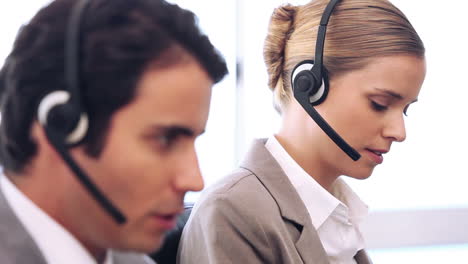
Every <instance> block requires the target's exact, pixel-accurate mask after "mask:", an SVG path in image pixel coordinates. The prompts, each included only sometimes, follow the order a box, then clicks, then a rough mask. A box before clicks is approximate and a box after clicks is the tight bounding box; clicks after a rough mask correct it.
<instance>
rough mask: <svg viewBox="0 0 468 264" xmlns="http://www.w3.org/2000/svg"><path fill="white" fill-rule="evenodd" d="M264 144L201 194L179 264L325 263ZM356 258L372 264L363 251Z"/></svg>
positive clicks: (313, 234)
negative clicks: (237, 167) (238, 166)
mask: <svg viewBox="0 0 468 264" xmlns="http://www.w3.org/2000/svg"><path fill="white" fill-rule="evenodd" d="M265 142H266V140H264V139H263V140H256V141H255V142H254V144H253V146H252V147H251V149H250V151H249V152H248V153H247V155H246V157H245V159H244V161H243V162H242V163H241V166H240V168H239V169H237V170H236V171H234V172H233V173H232V174H230V175H229V176H228V177H227V178H225V179H224V180H222V181H220V182H219V183H217V184H216V185H215V186H213V187H211V188H209V189H207V190H206V191H205V192H204V193H203V195H202V197H201V198H200V200H199V201H198V202H197V203H196V205H195V207H194V208H193V211H192V214H191V217H190V219H189V220H188V222H187V224H186V226H185V228H184V231H183V234H182V237H181V241H180V244H179V250H178V256H177V261H178V263H181V264H187V263H196V264H199V263H204V264H208V263H223V264H228V263H241V264H247V263H248V264H251V263H278V264H296V263H306V264H329V261H328V258H327V255H326V252H325V250H324V248H323V246H322V244H321V242H320V239H319V237H318V234H317V231H316V230H315V228H314V226H313V225H312V221H311V219H310V216H309V213H308V212H307V209H306V207H305V205H304V203H303V202H302V200H301V199H300V197H299V195H298V194H297V192H296V190H295V189H294V187H293V186H292V184H291V183H290V181H289V179H288V177H287V176H286V175H285V173H284V172H283V171H282V169H281V168H280V166H279V164H278V163H277V162H276V161H275V159H274V158H273V157H272V156H271V155H270V153H269V151H268V150H267V149H266V148H265ZM355 259H356V261H357V262H358V263H359V264H370V263H371V261H370V259H369V258H368V257H367V254H366V252H365V251H364V250H361V251H360V252H358V254H357V255H356V256H355Z"/></svg>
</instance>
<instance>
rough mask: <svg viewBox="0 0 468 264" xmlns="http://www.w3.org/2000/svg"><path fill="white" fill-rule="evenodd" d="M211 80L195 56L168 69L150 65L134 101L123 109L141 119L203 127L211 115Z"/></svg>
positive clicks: (132, 116) (138, 87)
mask: <svg viewBox="0 0 468 264" xmlns="http://www.w3.org/2000/svg"><path fill="white" fill-rule="evenodd" d="M212 85H213V82H212V80H211V79H210V78H209V76H208V74H207V73H206V72H205V71H204V70H203V68H202V67H201V66H200V65H199V64H198V63H197V62H196V61H195V60H193V59H191V60H185V61H182V62H180V63H176V64H173V65H172V66H169V67H165V68H158V67H153V68H149V69H148V70H147V71H146V72H144V73H143V74H142V76H141V79H140V81H139V82H138V84H137V87H136V95H135V98H134V100H133V101H132V102H131V103H130V104H129V105H128V106H127V107H124V109H122V110H123V111H124V112H128V113H127V114H128V115H131V117H129V118H138V119H139V120H141V121H145V122H153V123H159V124H164V123H167V124H180V125H185V126H190V127H193V128H194V129H203V128H204V126H205V123H206V119H207V116H208V110H209V104H210V99H211V87H212Z"/></svg>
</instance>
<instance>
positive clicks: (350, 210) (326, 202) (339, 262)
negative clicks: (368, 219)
mask: <svg viewBox="0 0 468 264" xmlns="http://www.w3.org/2000/svg"><path fill="white" fill-rule="evenodd" d="M265 147H266V148H267V149H268V151H269V152H270V153H271V155H272V156H273V157H274V158H275V160H276V161H277V162H278V163H279V165H280V167H281V168H282V169H283V171H284V172H285V174H286V175H287V176H288V178H289V180H290V182H291V183H292V185H293V186H294V188H295V189H296V191H297V193H298V194H299V197H300V198H301V199H302V201H303V202H304V205H305V207H306V208H307V211H308V212H309V215H310V217H311V219H312V224H313V225H314V227H315V229H316V230H317V233H318V235H319V238H320V241H321V242H322V245H323V247H324V249H325V251H326V253H327V255H328V259H329V261H330V264H355V263H356V261H355V260H354V256H355V255H356V253H357V252H358V251H359V250H361V249H363V248H364V239H363V237H362V234H361V232H360V230H359V224H360V223H361V222H362V220H363V219H364V218H365V216H367V214H368V207H367V205H365V204H364V203H363V202H362V201H361V200H360V199H359V197H358V196H357V195H356V194H355V193H354V192H353V191H352V190H351V188H350V187H349V186H348V185H347V184H346V183H345V182H344V180H342V179H340V178H338V179H337V180H336V181H335V183H334V184H333V186H332V190H331V193H329V192H328V191H327V190H325V189H324V188H323V187H322V186H321V185H320V184H318V183H317V182H316V181H315V180H314V178H312V177H311V176H310V175H309V174H308V173H307V172H305V171H304V170H303V169H302V167H300V166H299V164H297V163H296V161H294V159H293V158H292V157H291V156H290V155H289V154H288V153H287V152H286V150H285V149H284V148H283V147H282V146H281V144H280V143H279V142H278V140H277V139H276V138H275V137H274V136H273V137H270V138H269V139H268V141H267V143H266V144H265Z"/></svg>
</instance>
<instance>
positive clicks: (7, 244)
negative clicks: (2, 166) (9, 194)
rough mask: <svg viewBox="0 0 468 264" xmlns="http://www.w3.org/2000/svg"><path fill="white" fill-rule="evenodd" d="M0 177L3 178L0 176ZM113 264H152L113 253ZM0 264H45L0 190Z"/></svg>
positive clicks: (38, 250)
mask: <svg viewBox="0 0 468 264" xmlns="http://www.w3.org/2000/svg"><path fill="white" fill-rule="evenodd" d="M0 177H4V176H3V175H1V174H0ZM113 261H114V264H127V263H136V264H152V263H154V262H153V261H151V259H150V258H149V257H146V256H143V255H141V254H133V253H122V252H115V251H114V254H113ZM0 263H1V264H47V262H46V261H45V259H44V256H43V255H42V253H41V251H40V249H39V248H38V246H37V245H36V244H35V242H34V241H33V239H32V237H31V236H30V235H29V233H28V232H27V231H26V229H25V228H24V227H23V225H22V224H21V222H20V221H19V219H18V218H17V217H16V215H15V214H14V212H13V211H12V209H11V207H10V206H9V204H8V202H7V201H6V198H5V196H4V194H3V192H2V190H1V189H0Z"/></svg>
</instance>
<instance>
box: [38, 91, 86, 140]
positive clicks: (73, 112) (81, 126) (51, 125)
mask: <svg viewBox="0 0 468 264" xmlns="http://www.w3.org/2000/svg"><path fill="white" fill-rule="evenodd" d="M37 112H38V113H37V114H38V119H39V123H40V124H41V125H42V126H43V127H44V128H46V130H47V129H51V130H53V131H55V133H56V134H58V135H61V137H62V140H63V142H64V143H65V145H67V146H70V145H76V144H78V143H79V142H80V141H81V140H82V139H83V138H84V136H85V135H86V132H87V130H88V116H87V115H86V113H79V111H77V109H76V108H75V107H73V104H71V103H70V93H69V92H67V91H54V92H51V93H49V94H47V95H46V96H45V97H44V98H43V99H42V100H41V102H40V104H39V107H38V111H37Z"/></svg>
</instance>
